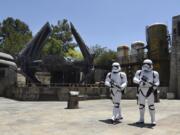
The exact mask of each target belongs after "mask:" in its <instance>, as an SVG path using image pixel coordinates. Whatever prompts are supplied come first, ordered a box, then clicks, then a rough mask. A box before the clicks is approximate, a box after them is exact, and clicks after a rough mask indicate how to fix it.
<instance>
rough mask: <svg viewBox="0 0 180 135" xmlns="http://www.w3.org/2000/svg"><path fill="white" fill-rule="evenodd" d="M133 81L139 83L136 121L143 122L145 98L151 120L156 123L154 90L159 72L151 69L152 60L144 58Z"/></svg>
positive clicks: (157, 83)
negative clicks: (137, 116)
mask: <svg viewBox="0 0 180 135" xmlns="http://www.w3.org/2000/svg"><path fill="white" fill-rule="evenodd" d="M133 82H134V83H136V84H138V85H139V88H138V95H137V96H138V104H139V111H140V120H139V122H138V123H144V112H145V102H146V99H147V102H148V108H149V112H150V116H151V122H152V124H153V125H156V121H155V106H154V90H156V89H157V87H158V86H159V74H158V72H156V71H153V66H152V61H151V60H149V59H146V60H144V62H143V66H142V70H138V71H137V72H136V74H135V77H134V78H133Z"/></svg>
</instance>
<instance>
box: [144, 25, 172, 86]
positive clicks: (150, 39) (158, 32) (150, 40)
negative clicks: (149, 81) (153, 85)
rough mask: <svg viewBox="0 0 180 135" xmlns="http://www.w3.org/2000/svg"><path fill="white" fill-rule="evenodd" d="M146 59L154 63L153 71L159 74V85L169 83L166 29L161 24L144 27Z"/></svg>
mask: <svg viewBox="0 0 180 135" xmlns="http://www.w3.org/2000/svg"><path fill="white" fill-rule="evenodd" d="M146 39H147V44H148V58H150V59H151V60H152V61H153V63H154V69H155V70H156V71H158V72H159V75H160V81H161V85H165V86H167V85H168V82H169V48H168V29H167V26H166V25H165V24H163V23H155V24H152V25H149V26H147V27H146Z"/></svg>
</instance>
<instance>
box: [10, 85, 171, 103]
mask: <svg viewBox="0 0 180 135" xmlns="http://www.w3.org/2000/svg"><path fill="white" fill-rule="evenodd" d="M136 89H137V88H136V87H128V88H127V89H126V91H125V94H124V95H123V97H122V98H123V99H135V98H136ZM159 90H160V98H163V99H164V98H166V92H167V91H168V87H159ZM69 91H79V93H80V94H79V99H80V100H89V99H107V98H110V92H109V89H108V88H106V87H51V88H48V87H35V86H32V87H19V88H17V89H15V90H14V91H13V94H11V95H14V97H13V98H14V99H17V100H23V101H38V100H59V101H67V100H68V98H69Z"/></svg>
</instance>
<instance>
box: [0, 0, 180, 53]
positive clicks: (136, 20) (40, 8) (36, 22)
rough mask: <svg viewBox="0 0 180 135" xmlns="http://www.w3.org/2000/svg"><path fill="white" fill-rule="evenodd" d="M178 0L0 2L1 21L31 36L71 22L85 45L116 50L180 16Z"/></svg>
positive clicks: (3, 0)
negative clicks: (13, 22)
mask: <svg viewBox="0 0 180 135" xmlns="http://www.w3.org/2000/svg"><path fill="white" fill-rule="evenodd" d="M179 5H180V0H0V22H2V21H3V20H4V19H6V18H7V17H13V18H17V19H20V20H22V21H23V22H25V23H26V24H28V26H29V27H30V29H31V30H32V32H33V35H34V34H35V33H36V32H37V31H38V30H39V29H40V28H41V27H42V26H43V25H44V24H45V23H46V22H47V21H48V22H50V24H54V25H55V24H57V21H58V20H62V19H67V20H68V21H70V22H72V23H73V24H74V25H75V27H76V29H77V30H78V32H79V33H80V35H81V36H82V38H83V39H84V41H85V42H86V44H87V45H88V46H93V45H96V44H98V45H101V46H103V47H107V48H109V49H113V50H116V48H117V47H118V46H120V45H129V46H130V45H131V43H132V42H134V41H137V40H141V41H144V42H146V38H145V27H146V26H147V25H151V24H153V23H157V22H160V23H165V24H167V26H168V29H169V31H170V33H171V25H172V17H173V16H176V15H180V6H179Z"/></svg>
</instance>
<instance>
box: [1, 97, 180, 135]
mask: <svg viewBox="0 0 180 135" xmlns="http://www.w3.org/2000/svg"><path fill="white" fill-rule="evenodd" d="M66 106H67V103H66V102H20V101H14V100H10V99H6V98H0V135H180V100H161V103H159V104H156V107H157V115H156V116H157V124H158V125H157V126H156V127H151V126H150V125H149V124H148V123H149V122H150V120H149V113H148V112H147V111H146V117H147V119H146V123H147V124H145V125H144V126H137V125H136V124H134V122H136V121H137V119H138V110H137V106H136V101H135V100H123V101H122V107H123V117H124V120H123V121H122V123H119V124H117V125H112V124H110V123H109V120H108V119H109V118H110V117H111V109H112V103H111V101H110V100H89V101H81V102H80V109H74V110H69V109H65V108H66Z"/></svg>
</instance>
